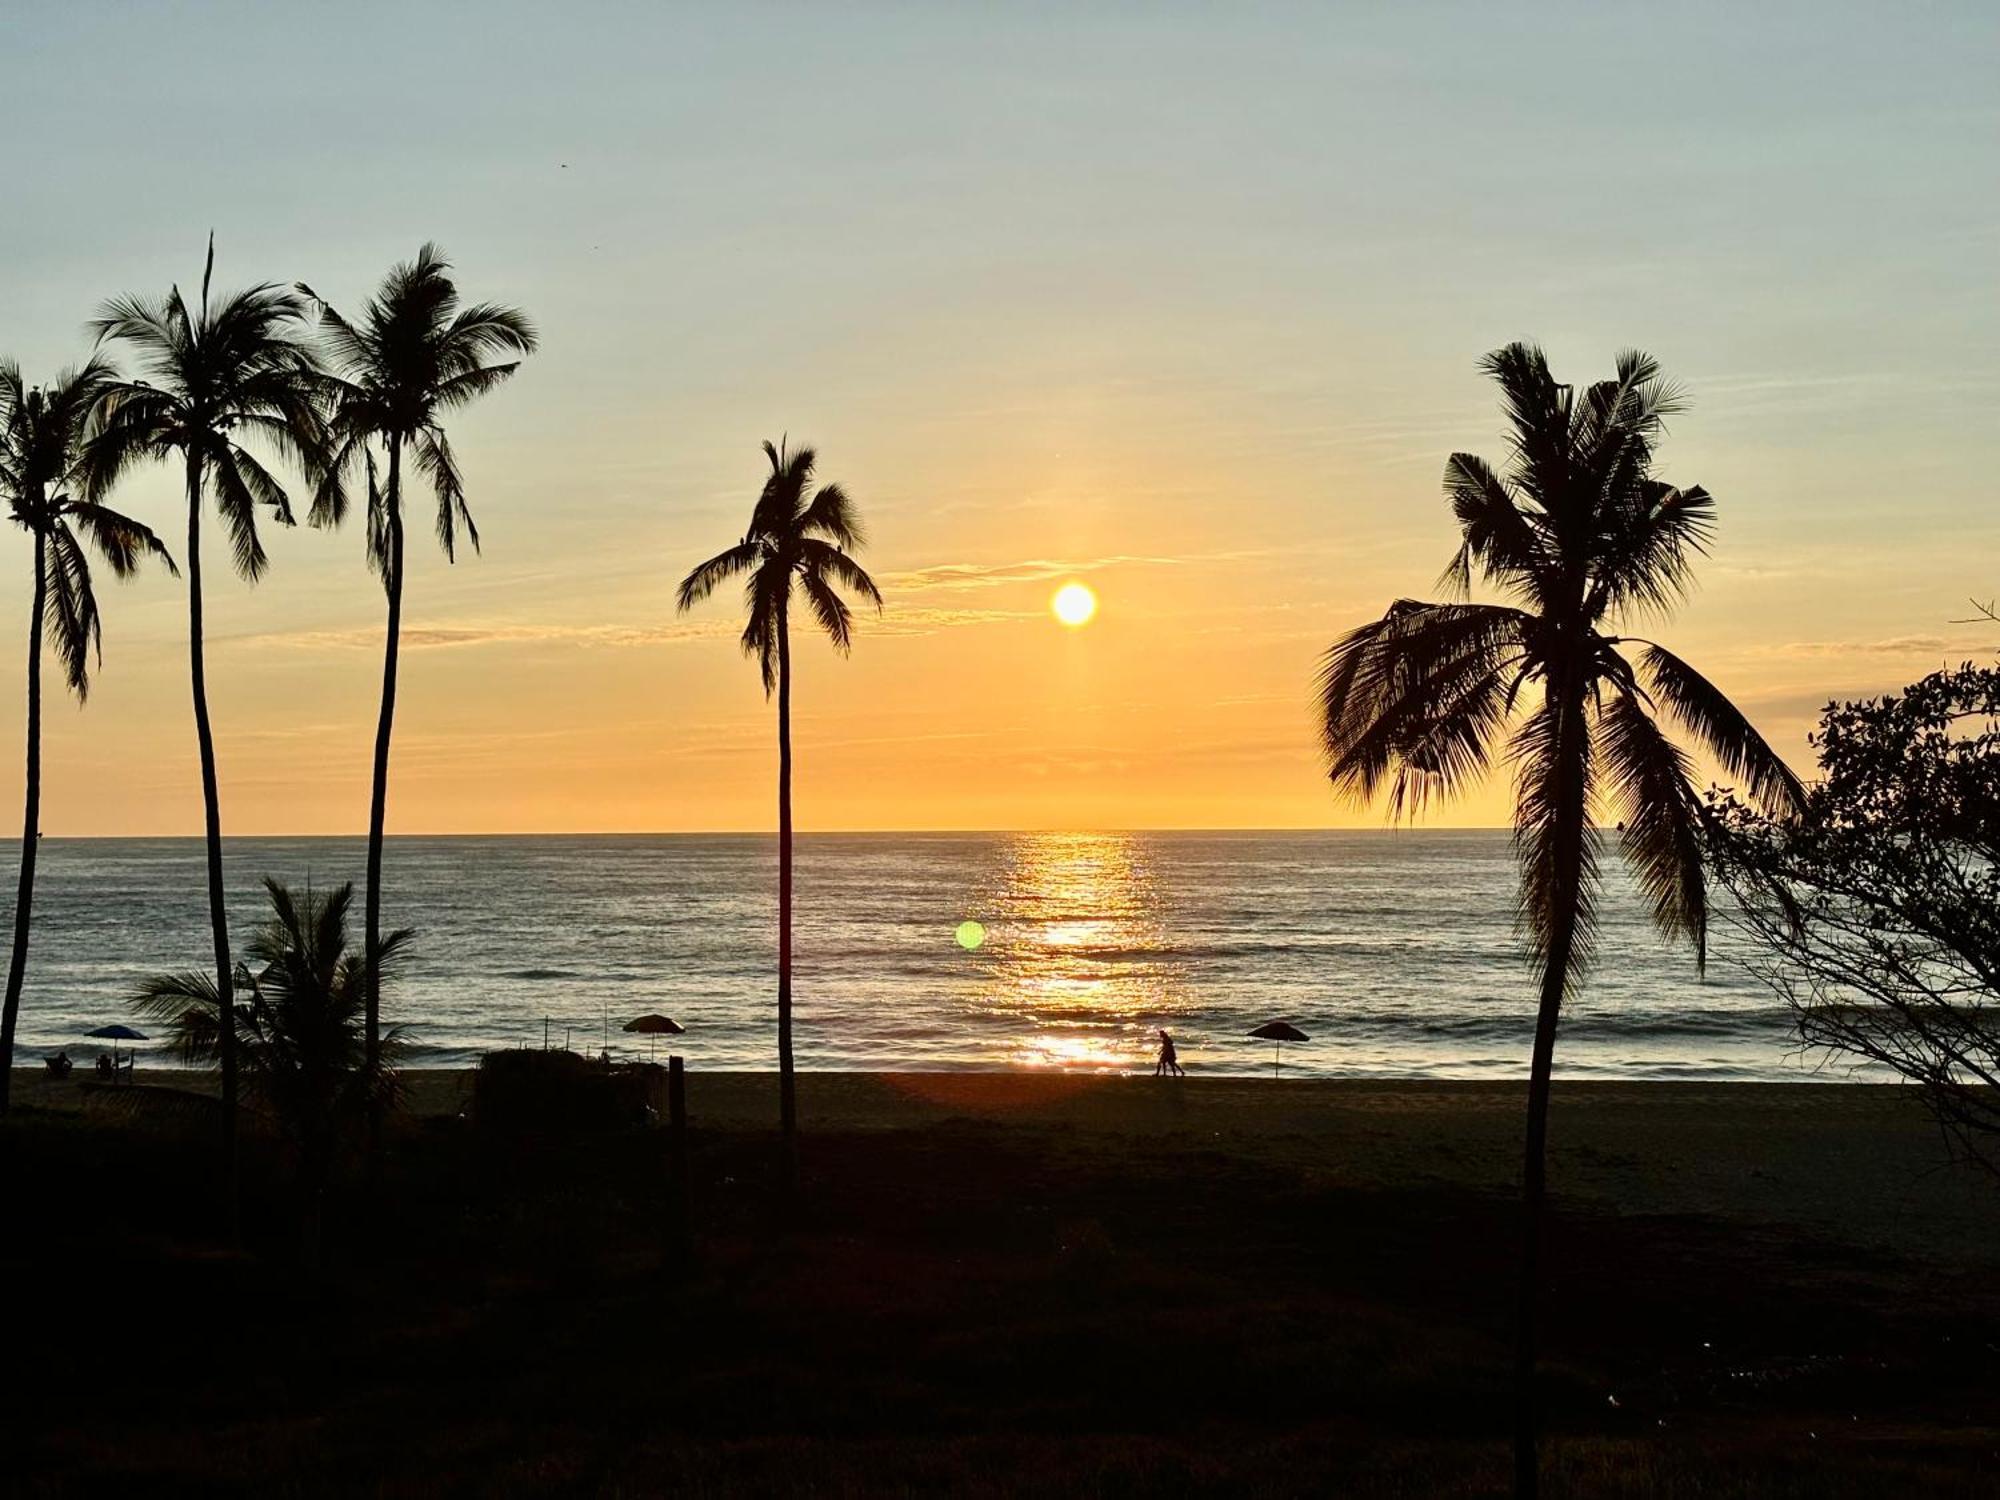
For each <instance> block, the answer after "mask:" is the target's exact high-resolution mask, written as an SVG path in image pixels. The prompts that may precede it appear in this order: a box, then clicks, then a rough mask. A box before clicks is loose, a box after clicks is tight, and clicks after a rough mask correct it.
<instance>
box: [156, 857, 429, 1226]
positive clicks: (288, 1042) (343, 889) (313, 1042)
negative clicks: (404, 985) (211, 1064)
mask: <svg viewBox="0 0 2000 1500" xmlns="http://www.w3.org/2000/svg"><path fill="white" fill-rule="evenodd" d="M264 889H265V891H266V893H267V894H268V896H269V898H270V902H271V915H270V916H269V917H268V918H266V919H265V921H264V924H263V925H262V926H261V927H259V928H258V929H257V931H256V932H255V933H254V934H253V935H252V936H251V939H250V941H249V943H248V944H247V945H246V946H245V947H244V950H243V951H244V958H245V960H246V962H245V963H244V965H243V966H242V967H241V968H240V969H238V970H237V972H236V976H235V983H234V985H233V986H232V989H233V990H234V991H236V992H238V993H241V994H243V995H246V996H248V999H247V1000H238V1001H235V1002H234V1009H235V1015H236V1027H235V1028H234V1029H236V1030H237V1031H240V1033H241V1035H240V1038H239V1046H240V1048H241V1050H242V1054H243V1056H242V1064H243V1071H244V1073H245V1074H246V1075H247V1076H248V1078H249V1082H250V1092H251V1094H252V1096H253V1097H254V1098H256V1099H257V1100H258V1101H259V1102H260V1103H261V1104H263V1105H264V1107H265V1108H266V1109H268V1110H269V1111H270V1114H271V1117H272V1119H273V1121H274V1122H275V1123H276V1125H277V1127H278V1129H279V1131H280V1132H281V1134H282V1135H283V1137H284V1139H285V1142H286V1144H287V1145H288V1146H289V1147H290V1149H291V1152H292V1156H293V1160H294V1162H295V1164H296V1166H297V1169H298V1174H299V1186H300V1189H301V1198H302V1209H303V1211H302V1213H301V1230H302V1237H303V1241H304V1246H305V1252H306V1257H307V1260H308V1262H312V1263H316V1262H317V1260H318V1258H319V1240H320V1225H321V1219H322V1213H321V1208H322V1205H323V1202H324V1200H325V1196H326V1185H327V1181H328V1178H329V1177H330V1176H331V1174H332V1171H333V1164H334V1160H335V1158H336V1156H337V1154H338V1152H339V1149H340V1143H341V1139H342V1136H343V1135H344V1134H345V1132H346V1131H348V1130H349V1129H351V1128H352V1126H353V1125H354V1124H355V1123H356V1122H357V1121H358V1120H360V1119H362V1118H364V1117H366V1116H367V1115H369V1114H371V1113H372V1111H373V1108H374V1106H376V1105H377V1104H378V1103H380V1102H382V1101H384V1100H387V1099H392V1098H393V1097H394V1096H395V1094H396V1091H397V1088H398V1086H399V1085H398V1080H397V1076H396V1072H395V1069H394V1067H393V1066H392V1065H391V1064H393V1062H394V1060H395V1058H396V1057H397V1056H398V1055H399V1054H400V1052H401V1050H402V1044H403V1042H404V1041H405V1035H404V1032H403V1030H402V1028H400V1027H391V1028H390V1030H389V1033H388V1035H387V1036H386V1037H383V1038H378V1039H377V1041H378V1045H377V1046H376V1047H375V1048H374V1049H373V1050H372V1053H371V1049H370V1048H369V1047H368V1046H367V1043H366V1038H365V1035H364V1031H363V1025H362V1022H363V1017H364V1014H365V1011H366V1005H365V1003H364V999H363V997H364V995H365V994H366V993H367V985H368V984H369V983H370V982H371V980H370V976H369V975H368V974H367V972H366V969H367V966H366V965H365V963H364V962H363V960H362V958H361V956H360V955H358V954H356V953H354V952H353V951H352V950H351V949H350V948H349V946H348V935H347V911H348V907H349V906H350V905H351V904H352V901H353V897H354V887H353V886H351V885H342V886H339V887H337V888H336V889H334V890H333V891H330V892H325V893H322V892H318V891H315V890H313V889H312V887H311V886H307V887H306V889H305V891H304V892H303V893H301V892H297V891H294V890H292V889H291V888H290V887H289V886H287V885H285V884H283V883H282V882H280V881H276V880H270V879H266V880H265V882H264ZM411 936H412V935H411V934H410V933H409V932H407V931H398V932H392V933H390V934H389V935H388V937H387V938H385V939H384V940H383V941H382V944H381V946H380V948H379V949H378V950H377V952H376V955H375V957H376V965H375V968H376V973H375V975H374V981H376V982H379V981H380V980H382V979H385V978H392V977H393V976H394V972H395V969H396V966H397V962H398V960H399V959H400V957H401V955H402V953H403V951H404V950H405V949H406V948H407V947H408V945H409V942H410V938H411ZM133 1004H134V1005H136V1006H137V1007H138V1008H139V1010H140V1011H141V1012H143V1013H144V1014H146V1015H148V1016H151V1017H153V1018H154V1019H155V1020H159V1021H163V1022H165V1023H166V1024H167V1025H168V1026H169V1027H171V1028H172V1032H173V1036H174V1042H175V1047H176V1050H177V1051H178V1052H179V1053H180V1055H181V1057H182V1058H183V1059H185V1060H186V1061H188V1062H207V1061H211V1060H213V1059H214V1058H215V1057H216V1056H217V1055H218V1053H219V1051H220V1046H221V1038H222V1037H224V1036H226V1035H228V1034H229V1029H227V1028H225V1027H223V1025H222V1024H221V1017H222V1006H223V999H222V995H221V993H220V992H219V991H218V990H217V987H216V983H215V979H214V976H213V975H209V974H200V973H187V974H160V975H156V976H154V977H153V978H151V979H148V980H146V981H144V983H142V984H141V985H140V987H139V993H138V994H137V996H135V997H134V1000H133Z"/></svg>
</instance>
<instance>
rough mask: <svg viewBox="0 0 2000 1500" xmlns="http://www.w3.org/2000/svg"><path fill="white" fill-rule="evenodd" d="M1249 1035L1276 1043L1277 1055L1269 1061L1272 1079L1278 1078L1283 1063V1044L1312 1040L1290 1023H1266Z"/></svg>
mask: <svg viewBox="0 0 2000 1500" xmlns="http://www.w3.org/2000/svg"><path fill="white" fill-rule="evenodd" d="M1250 1035H1252V1036H1254V1037H1257V1038H1259V1039H1260V1040H1262V1041H1266V1042H1276V1043H1277V1044H1278V1050H1277V1054H1276V1055H1275V1056H1274V1057H1272V1059H1271V1076H1272V1077H1273V1078H1276V1077H1277V1076H1278V1069H1279V1068H1280V1067H1281V1066H1282V1065H1283V1063H1284V1060H1285V1043H1287V1042H1309V1041H1311V1040H1312V1038H1311V1037H1309V1036H1307V1035H1306V1034H1305V1033H1304V1032H1303V1031H1301V1030H1299V1028H1298V1027H1296V1026H1294V1025H1293V1024H1292V1023H1291V1022H1290V1021H1266V1022H1265V1023H1264V1024H1263V1025H1262V1026H1259V1027H1258V1028H1257V1029H1256V1030H1255V1031H1253V1032H1251V1033H1250Z"/></svg>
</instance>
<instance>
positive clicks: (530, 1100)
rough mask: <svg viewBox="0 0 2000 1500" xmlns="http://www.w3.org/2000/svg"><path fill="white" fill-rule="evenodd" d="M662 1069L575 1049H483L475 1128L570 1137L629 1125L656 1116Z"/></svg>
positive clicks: (475, 1098)
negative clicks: (614, 1062) (611, 1061)
mask: <svg viewBox="0 0 2000 1500" xmlns="http://www.w3.org/2000/svg"><path fill="white" fill-rule="evenodd" d="M665 1078H666V1070H665V1069H664V1068H659V1067H655V1066H652V1065H651V1064H647V1063H635V1064H624V1065H621V1066H618V1067H611V1066H609V1065H607V1064H605V1063H601V1062H594V1061H592V1060H591V1059H589V1058H587V1057H579V1056H578V1055H577V1054H576V1053H574V1052H545V1051H519V1052H489V1053H487V1054H486V1055H485V1056H484V1057H482V1058H480V1060H479V1072H478V1073H477V1074H476V1075H475V1076H474V1079H473V1086H472V1107H473V1119H474V1120H475V1121H476V1122H477V1124H478V1126H479V1128H480V1129H481V1130H496V1131H503V1132H507V1133H510V1134H527V1133H542V1134H548V1133H554V1134H566V1135H577V1134H587V1133H590V1132H593V1131H607V1130H630V1129H633V1128H635V1127H637V1126H641V1125H645V1124H647V1123H648V1122H649V1121H650V1120H653V1119H657V1118H658V1114H659V1101H660V1097H661V1093H662V1090H663V1089H664V1087H665Z"/></svg>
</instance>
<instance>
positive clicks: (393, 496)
mask: <svg viewBox="0 0 2000 1500" xmlns="http://www.w3.org/2000/svg"><path fill="white" fill-rule="evenodd" d="M450 271H451V262H449V261H448V260H446V259H445V258H444V253H443V252H442V251H441V250H439V249H438V247H437V246H436V245H431V244H426V245H424V246H423V247H422V248H420V249H419V250H418V251H417V256H416V259H415V260H412V261H406V262H404V263H403V264H401V265H397V266H395V267H393V268H392V269H391V270H390V272H389V274H388V275H387V276H386V277H384V278H383V281H382V286H381V289H380V290H379V291H378V292H376V294H375V296H374V297H373V298H371V299H370V300H369V302H368V304H367V305H366V306H365V307H363V308H362V310H361V316H360V318H359V320H358V321H355V322H349V321H348V320H347V319H346V318H344V317H342V316H341V315H340V313H339V312H338V311H336V310H335V309H334V308H333V307H332V306H331V305H329V304H328V303H327V302H326V300H325V299H324V298H322V297H320V296H319V294H318V293H316V292H314V291H313V289H312V288H311V287H309V286H306V285H304V284H303V283H301V285H300V287H299V291H300V292H301V293H302V294H303V295H305V296H307V297H309V298H311V299H312V301H313V303H314V305H315V306H316V307H317V308H318V311H319V318H320V328H321V331H322V334H323V336H324V337H325V340H326V343H327V347H328V352H329V354H330V355H331V359H332V364H333V371H332V374H331V377H330V379H329V384H328V388H329V391H330V398H329V401H330V414H329V417H328V422H327V428H328V441H327V446H328V453H329V458H328V464H327V472H326V476H325V478H324V479H323V480H322V482H321V484H320V486H319V488H318V491H317V493H316V494H315V495H314V497H313V508H312V517H311V519H312V522H313V524H314V525H316V526H334V525H338V524H339V523H340V521H341V520H342V519H343V517H344V516H345V515H346V513H347V492H346V477H347V476H348V475H349V474H350V473H351V472H352V470H353V469H354V468H355V466H356V465H357V464H359V465H360V466H361V467H363V468H364V469H365V470H366V473H367V482H368V563H369V566H370V567H372V568H373V569H374V570H375V571H376V572H377V573H378V574H380V575H381V578H382V588H383V591H384V592H385V593H386V594H387V595H388V599H389V626H388V631H387V635H386V639H385V641H384V644H383V649H382V703H381V710H380V713H379V714H378V716H377V719H376V724H375V779H374V787H373V790H372V792H371V794H370V797H369V802H368V885H367V896H366V899H365V904H366V918H365V923H366V935H365V940H364V944H363V948H362V952H363V954H364V955H366V956H367V957H366V961H367V963H369V964H370V965H371V967H370V968H369V971H368V973H369V976H370V977H369V980H368V982H367V983H366V984H365V985H364V988H363V994H364V996H365V998H366V1011H367V1027H366V1030H367V1047H368V1065H369V1066H370V1067H371V1068H373V1067H374V1066H375V1065H376V1063H377V1060H378V1059H377V1051H378V1049H379V1047H380V1045H381V1007H380V1004H379V1002H378V1000H377V998H376V995H375V985H374V982H373V975H374V969H373V967H372V965H373V963H374V958H373V955H374V953H375V948H376V944H377V941H378V939H379V938H380V936H381V924H382V829H383V821H384V819H385V817H386V815H387V812H388V806H389V737H390V733H391V731H392V730H393V729H394V727H395V721H396V667H397V661H398V658H399V655H400V653H401V649H402V636H403V450H404V449H405V448H408V449H409V452H410V457H411V459H412V460H413V461H414V462H415V464H416V466H417V471H418V472H419V473H420V474H422V475H423V476H424V478H425V479H426V480H427V481H429V483H430V487H431V490H432V492H433V494H434V495H435V496H436V498H437V537H438V542H439V544H440V545H442V546H443V548H444V555H445V558H446V560H447V561H456V560H457V551H458V532H459V529H460V528H461V527H463V528H464V531H465V538H466V540H467V541H469V542H471V543H472V550H473V551H475V552H477V551H478V550H479V529H478V528H477V527H476V526H474V525H473V523H472V512H471V510H470V509H468V508H467V506H466V502H465V480H464V477H463V476H462V475H461V474H460V473H459V468H458V459H457V458H456V456H455V455H454V454H453V453H452V451H451V443H450V442H449V441H448V440H447V439H446V437H445V431H444V427H443V423H442V419H443V417H444V414H445V413H446V412H449V411H455V410H457V409H458V408H460V407H462V406H465V405H466V404H467V403H469V402H471V401H472V400H474V399H475V398H476V397H479V396H483V395H485V394H486V392H488V391H490V390H492V389H493V388H494V387H495V386H497V385H499V384H500V383H501V382H502V381H503V380H505V379H507V377H508V376H510V375H512V374H513V373H514V372H515V370H517V369H519V368H520V360H519V359H518V358H517V359H515V360H512V361H510V362H507V363H504V364H493V363H489V361H491V360H492V359H493V358H494V357H495V356H498V355H505V354H512V355H517V356H519V355H527V354H531V353H533V352H534V349H535V343H536V338H535V330H534V327H533V325H532V324H530V323H529V321H528V318H527V315H526V314H524V313H523V312H521V311H520V310H519V309H518V308H512V307H501V306H499V305H498V304H495V303H491V302H480V303H475V304H474V305H472V306H470V307H463V308H462V307H460V306H459V296H458V288H457V286H456V285H454V284H453V282H452V279H451V276H450V274H449V273H450ZM377 448H379V449H381V450H382V456H383V464H382V466H381V467H380V468H378V466H377V464H376V449H377ZM384 470H386V473H387V483H386V484H385V483H383V482H381V481H382V475H383V472H384ZM373 1128H374V1126H373V1123H372V1122H371V1131H372V1129H373Z"/></svg>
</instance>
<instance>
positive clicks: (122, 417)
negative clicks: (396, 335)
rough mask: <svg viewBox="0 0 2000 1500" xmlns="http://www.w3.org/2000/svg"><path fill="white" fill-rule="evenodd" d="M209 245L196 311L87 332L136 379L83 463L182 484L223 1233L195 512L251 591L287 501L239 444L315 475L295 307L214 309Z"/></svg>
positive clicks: (262, 295) (256, 292) (228, 300)
mask: <svg viewBox="0 0 2000 1500" xmlns="http://www.w3.org/2000/svg"><path fill="white" fill-rule="evenodd" d="M214 273H215V236H214V235H210V236H209V239H208V260H207V262H206V264H205V265H204V266H203V268H202V273H201V302H200V305H199V307H198V308H190V307H189V306H188V304H187V302H186V300H185V299H184V298H183V297H182V296H181V290H180V288H179V287H178V286H175V287H174V288H173V289H172V290H171V291H169V292H168V293H167V295H166V296H165V297H163V298H149V297H119V298H116V299H114V300H113V301H111V302H107V303H106V304H105V305H104V308H103V310H102V311H101V312H100V313H99V315H98V318H97V320H96V322H95V323H94V324H93V325H92V326H93V328H94V329H95V330H96V332H97V336H98V339H99V341H100V342H103V341H107V340H110V341H115V342H118V343H122V344H124V345H126V346H128V347H129V348H130V349H131V350H132V352H133V353H134V354H135V355H136V356H137V357H138V360H139V362H140V367H141V369H142V370H143V371H144V372H145V374H146V375H147V376H148V377H149V379H146V380H129V381H120V382H118V383H116V384H115V385H113V386H112V387H111V388H110V389H109V390H108V391H107V392H106V394H105V398H104V401H103V403H102V410H101V414H100V420H99V426H98V431H97V433H96V435H95V436H94V437H93V438H92V440H91V442H90V445H89V447H88V449H87V450H86V453H85V471H86V476H87V478H88V481H89V490H90V494H91V495H92V496H93V498H101V497H102V496H104V495H105V494H106V493H108V492H109V490H110V489H111V487H112V486H113V485H114V484H116V483H117V481H118V480H119V478H120V477H121V476H123V475H124V474H125V473H126V472H127V471H128V470H129V469H131V468H132V467H133V466H135V465H137V464H139V463H141V462H146V461H153V460H157V461H166V460H170V459H174V458H178V459H180V460H181V463H182V465H183V468H184V471H185V475H186V494H187V570H188V664H189V671H190V677H191V685H192V690H193V697H194V730H195V742H196V745H197V746H198V748H199V750H200V752H201V792H202V804H203V813H204V819H205V826H206V830H207V835H208V918H209V927H210V929H211V934H212V936H213V938H214V941H215V968H216V973H217V975H218V976H219V978H218V984H219V987H220V993H221V997H222V1009H221V1012H220V1013H221V1015H222V1016H223V1017H224V1022H225V1024H224V1025H223V1027H222V1033H221V1039H220V1042H219V1044H218V1045H217V1048H216V1058H217V1061H218V1062H219V1063H220V1071H221V1074H222V1156H223V1174H224V1191H225V1193H226V1197H227V1203H228V1209H229V1214H230V1218H231V1225H232V1229H233V1227H234V1219H235V1211H236V1044H235V1028H234V1027H233V1026H231V1025H229V1024H227V1021H228V1018H229V1017H230V1016H231V1015H233V1014H234V1012H233V1011H232V1010H231V1009H230V1006H229V995H230V983H231V965H230V960H229V912H228V908H227V906H226V904H225V901H224V895H223V883H222V807H221V800H220V798H219V796H218V794H217V791H216V775H215V738H214V735H213V733H212V732H211V730H210V728H209V719H208V680H207V670H206V663H205V660H204V655H203V644H202V592H201V589H202V574H201V521H202V501H203V498H204V497H209V498H212V499H213V500H214V502H215V508H216V511H217V513H218V514H219V515H220V516H221V518H222V524H223V529H224V531H225V532H226V533H227V535H228V537H229V545H230V555H231V560H232V561H233V562H234V563H235V565H236V571H237V572H238V573H240V574H241V575H242V576H243V577H244V578H245V579H247V580H248V581H250V582H252V583H255V582H256V581H257V580H258V578H260V577H261V576H262V575H263V572H264V569H265V566H266V564H267V559H266V557H265V554H264V547H263V543H262V542H261V541H259V540H258V537H257V511H258V508H259V507H262V508H263V509H265V510H267V511H269V512H270V514H271V517H272V518H273V519H274V520H276V521H278V522H280V523H282V524H284V525H287V526H289V525H290V524H291V523H292V508H291V503H290V501H289V500H288V499H287V497H286V495H285V489H284V486H283V485H282V484H280V483H279V482H278V480H277V479H276V477H274V476H273V475H272V473H271V471H270V470H269V469H267V468H266V467H265V466H264V464H263V463H262V462H261V461H260V460H259V459H258V458H257V457H256V456H255V455H254V454H252V453H251V451H250V450H249V449H248V448H246V447H244V446H243V440H244V439H245V438H249V437H255V438H257V439H259V440H260V441H261V442H262V443H263V444H264V445H265V446H266V447H268V448H269V449H271V450H273V451H275V452H276V453H277V454H279V455H280V456H281V457H285V458H290V459H293V460H295V461H297V462H299V463H300V465H301V466H302V467H303V468H304V470H305V472H306V475H307V478H308V479H309V480H316V479H317V478H318V477H319V473H320V468H321V443H322V435H321V423H320V418H319V411H318V407H317V401H318V399H319V387H320V379H321V376H320V369H319V360H318V357H317V356H316V355H315V354H314V352H313V349H312V346H311V344H310V343H309V342H308V341H307V340H306V337H305V333H306V328H305V323H304V314H305V303H304V299H303V298H301V297H300V296H299V294H298V293H296V292H294V291H290V290H288V289H286V288H282V287H278V286H275V285H272V284H270V283H264V284H261V285H258V286H253V287H250V288H249V289H248V290H246V291H240V292H233V293H230V294H229V295H227V296H223V297H221V298H219V299H215V300H213V301H211V298H210V295H209V284H210V282H211V280H212V279H213V277H214Z"/></svg>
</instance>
